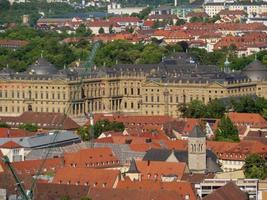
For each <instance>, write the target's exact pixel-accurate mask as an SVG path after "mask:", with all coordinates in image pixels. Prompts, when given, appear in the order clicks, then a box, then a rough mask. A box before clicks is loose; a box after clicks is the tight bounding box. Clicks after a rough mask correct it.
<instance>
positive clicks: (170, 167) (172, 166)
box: [136, 160, 186, 180]
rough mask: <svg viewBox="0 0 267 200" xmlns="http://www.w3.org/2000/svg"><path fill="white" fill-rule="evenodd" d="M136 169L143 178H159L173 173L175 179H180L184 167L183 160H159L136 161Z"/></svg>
mask: <svg viewBox="0 0 267 200" xmlns="http://www.w3.org/2000/svg"><path fill="white" fill-rule="evenodd" d="M136 166H137V169H138V171H140V173H141V179H142V180H143V179H144V180H146V179H148V180H161V179H162V177H164V176H168V175H175V176H176V177H177V180H179V179H181V178H182V176H183V174H184V172H185V168H186V164H185V163H183V162H178V163H177V162H161V161H139V160H137V161H136Z"/></svg>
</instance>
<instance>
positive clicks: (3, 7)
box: [0, 0, 10, 12]
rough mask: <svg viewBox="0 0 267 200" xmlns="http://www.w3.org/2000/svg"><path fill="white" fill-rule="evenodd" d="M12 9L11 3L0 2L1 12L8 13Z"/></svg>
mask: <svg viewBox="0 0 267 200" xmlns="http://www.w3.org/2000/svg"><path fill="white" fill-rule="evenodd" d="M9 8H10V3H9V1H8V0H0V10H1V12H3V11H6V10H8V9H9Z"/></svg>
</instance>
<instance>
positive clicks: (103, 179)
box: [53, 167, 120, 188]
mask: <svg viewBox="0 0 267 200" xmlns="http://www.w3.org/2000/svg"><path fill="white" fill-rule="evenodd" d="M119 176H120V171H119V170H106V169H93V168H72V167H64V168H61V169H59V170H57V172H56V174H55V177H54V178H53V183H58V184H76V185H87V186H90V187H99V188H105V187H107V188H113V187H114V185H115V183H116V180H117V179H118V178H119Z"/></svg>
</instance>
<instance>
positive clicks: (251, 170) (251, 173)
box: [243, 154, 267, 179]
mask: <svg viewBox="0 0 267 200" xmlns="http://www.w3.org/2000/svg"><path fill="white" fill-rule="evenodd" d="M243 170H244V174H245V176H246V178H257V179H265V178H267V161H266V160H265V159H264V158H262V157H261V156H260V155H259V154H251V155H249V156H247V157H246V159H245V164H244V166H243Z"/></svg>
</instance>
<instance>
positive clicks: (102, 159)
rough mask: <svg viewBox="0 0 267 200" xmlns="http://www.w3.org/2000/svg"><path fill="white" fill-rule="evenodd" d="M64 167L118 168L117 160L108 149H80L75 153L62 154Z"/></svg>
mask: <svg viewBox="0 0 267 200" xmlns="http://www.w3.org/2000/svg"><path fill="white" fill-rule="evenodd" d="M64 161H65V166H68V167H89V168H90V167H93V168H95V167H98V168H103V167H110V166H118V165H119V164H120V163H119V160H118V158H117V157H116V156H115V155H114V154H113V152H112V150H111V149H110V148H106V147H104V148H92V149H82V150H80V151H78V152H75V153H65V154H64Z"/></svg>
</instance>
